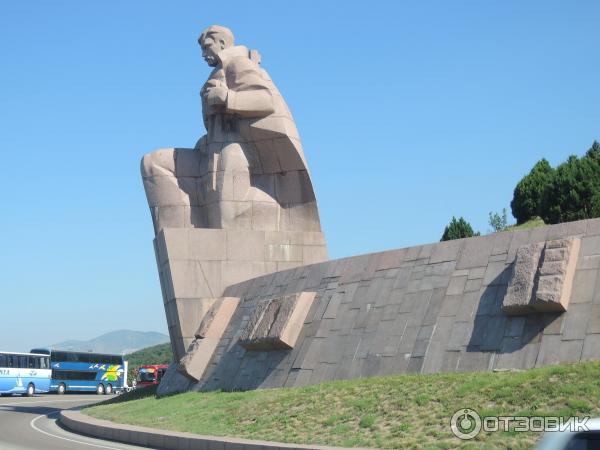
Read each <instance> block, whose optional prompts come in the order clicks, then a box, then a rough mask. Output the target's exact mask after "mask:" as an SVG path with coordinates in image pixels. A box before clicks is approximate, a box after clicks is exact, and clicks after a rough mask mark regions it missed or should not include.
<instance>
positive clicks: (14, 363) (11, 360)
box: [6, 355, 19, 369]
mask: <svg viewBox="0 0 600 450" xmlns="http://www.w3.org/2000/svg"><path fill="white" fill-rule="evenodd" d="M6 356H7V358H8V361H7V362H8V364H7V365H6V366H7V367H13V368H15V369H16V368H17V367H19V360H18V358H17V355H6Z"/></svg>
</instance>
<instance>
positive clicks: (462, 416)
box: [450, 408, 481, 440]
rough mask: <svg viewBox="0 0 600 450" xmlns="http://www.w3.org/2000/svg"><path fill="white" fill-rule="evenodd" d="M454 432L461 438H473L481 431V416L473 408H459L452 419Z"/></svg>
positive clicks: (451, 424) (451, 423) (451, 425)
mask: <svg viewBox="0 0 600 450" xmlns="http://www.w3.org/2000/svg"><path fill="white" fill-rule="evenodd" d="M450 427H451V428H452V433H454V436H456V437H457V438H459V439H464V440H467V439H473V438H474V437H475V436H477V435H478V434H479V432H480V431H481V417H479V414H477V411H473V410H472V409H469V408H466V409H459V410H458V411H456V412H455V413H454V415H453V416H452V419H450Z"/></svg>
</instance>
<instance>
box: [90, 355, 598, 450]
mask: <svg viewBox="0 0 600 450" xmlns="http://www.w3.org/2000/svg"><path fill="white" fill-rule="evenodd" d="M132 394H134V395H135V396H136V397H137V398H136V399H128V398H127V397H126V396H122V397H117V398H115V399H113V400H110V401H108V402H105V403H103V404H101V405H98V406H94V407H91V408H87V409H85V411H84V412H85V413H86V414H89V415H91V416H94V417H97V418H100V419H107V420H112V421H115V422H121V423H128V424H133V425H141V426H148V427H155V428H162V429H168V430H179V431H187V432H191V433H198V434H208V435H217V436H235V437H243V438H249V439H265V440H272V441H279V442H292V443H301V444H309V443H310V444H323V445H334V446H344V447H358V446H361V447H377V448H395V449H398V448H473V449H475V448H490V449H496V448H497V449H500V448H502V449H506V448H514V449H521V448H531V447H532V446H533V445H534V444H535V442H536V441H537V439H538V438H539V434H538V433H517V432H514V431H508V432H495V433H485V432H483V431H482V432H481V433H480V434H479V435H478V436H477V437H476V438H475V439H474V440H471V441H461V440H459V439H457V438H455V437H454V436H453V434H452V432H451V430H450V425H449V423H450V418H451V417H452V415H453V414H454V412H455V411H457V410H458V409H460V408H467V407H468V408H472V409H474V410H476V411H478V412H479V414H480V415H481V416H482V417H485V416H496V415H503V416H515V415H526V416H532V415H535V416H544V415H557V416H563V417H568V416H587V415H591V416H600V361H599V362H589V363H583V364H574V365H563V366H555V367H548V368H541V369H532V370H528V371H522V372H497V373H489V372H484V373H445V374H432V375H394V376H388V377H375V378H363V379H359V380H345V381H334V382H329V383H323V384H319V385H315V386H309V387H304V388H289V389H265V390H257V391H248V392H211V393H194V392H190V393H185V394H180V395H174V396H171V397H166V398H161V399H157V398H155V397H154V395H153V391H151V390H150V391H147V392H146V393H144V392H139V391H138V392H134V393H132ZM143 395H147V396H146V397H145V398H140V397H143Z"/></svg>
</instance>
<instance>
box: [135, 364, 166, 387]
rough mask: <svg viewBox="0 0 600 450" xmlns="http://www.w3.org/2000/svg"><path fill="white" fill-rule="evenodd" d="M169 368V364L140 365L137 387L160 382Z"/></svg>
mask: <svg viewBox="0 0 600 450" xmlns="http://www.w3.org/2000/svg"><path fill="white" fill-rule="evenodd" d="M168 368H169V365H168V364H145V365H143V366H140V368H139V369H138V374H137V387H144V386H151V385H153V384H159V383H160V380H162V377H163V375H164V374H165V372H166V371H167V369H168Z"/></svg>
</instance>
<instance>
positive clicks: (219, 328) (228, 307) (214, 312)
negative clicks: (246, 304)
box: [194, 297, 240, 339]
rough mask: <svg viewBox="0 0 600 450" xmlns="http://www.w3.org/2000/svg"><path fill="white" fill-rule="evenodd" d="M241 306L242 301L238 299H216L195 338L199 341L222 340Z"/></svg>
mask: <svg viewBox="0 0 600 450" xmlns="http://www.w3.org/2000/svg"><path fill="white" fill-rule="evenodd" d="M239 304H240V299H239V298H237V297H220V298H217V299H214V302H213V303H212V305H211V306H210V308H209V309H208V311H207V312H206V314H205V315H204V317H203V318H202V322H201V323H200V326H199V327H198V329H197V330H196V333H195V334H194V336H195V337H196V338H198V339H205V338H214V339H220V338H221V336H222V335H223V333H224V332H225V329H226V328H227V326H228V325H229V322H230V321H231V318H232V317H233V314H234V313H235V311H236V309H237V307H238V305H239Z"/></svg>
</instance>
